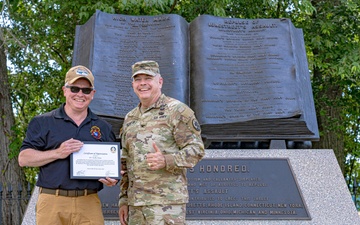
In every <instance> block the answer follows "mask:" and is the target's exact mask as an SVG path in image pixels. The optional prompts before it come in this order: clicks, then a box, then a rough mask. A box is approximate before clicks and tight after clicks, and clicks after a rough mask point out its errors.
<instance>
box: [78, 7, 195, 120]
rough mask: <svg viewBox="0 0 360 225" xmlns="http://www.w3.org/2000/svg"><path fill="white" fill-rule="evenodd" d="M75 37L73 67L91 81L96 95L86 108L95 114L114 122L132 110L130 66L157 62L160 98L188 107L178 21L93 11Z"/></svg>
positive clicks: (183, 37)
mask: <svg viewBox="0 0 360 225" xmlns="http://www.w3.org/2000/svg"><path fill="white" fill-rule="evenodd" d="M76 31H77V32H76V38H75V47H74V48H75V49H74V57H73V65H77V64H84V65H86V66H88V67H89V68H90V69H91V70H92V72H93V74H94V76H95V89H96V91H97V92H96V94H95V97H94V100H93V101H92V102H91V105H90V107H91V109H92V110H93V111H94V112H95V113H96V114H98V115H100V116H104V117H106V118H108V119H109V120H112V121H115V120H116V119H123V118H124V117H125V115H126V113H128V112H129V111H130V110H132V109H133V108H134V107H136V106H137V104H138V103H139V100H138V98H137V97H136V95H135V94H134V92H133V90H132V86H131V82H132V79H131V65H132V64H134V63H135V62H137V61H140V60H155V61H157V62H158V63H159V65H160V72H161V74H162V77H163V79H164V85H163V92H164V93H165V94H167V95H169V96H171V97H174V98H176V99H179V100H180V101H182V102H185V103H186V104H189V80H188V77H189V37H188V23H187V22H186V21H185V19H184V18H182V17H181V16H178V15H159V16H129V15H120V14H108V13H104V12H101V11H97V12H96V13H95V14H94V15H93V17H92V18H91V19H90V20H89V21H88V22H87V23H86V24H84V25H81V26H78V27H77V30H76ZM89 49H90V50H89ZM89 51H91V54H90V53H88V52H89ZM114 118H115V120H114ZM117 126H118V125H117Z"/></svg>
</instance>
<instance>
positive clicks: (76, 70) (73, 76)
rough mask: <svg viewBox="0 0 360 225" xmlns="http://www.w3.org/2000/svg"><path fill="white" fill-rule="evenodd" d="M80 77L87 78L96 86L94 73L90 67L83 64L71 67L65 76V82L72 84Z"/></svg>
mask: <svg viewBox="0 0 360 225" xmlns="http://www.w3.org/2000/svg"><path fill="white" fill-rule="evenodd" d="M80 78H85V79H87V80H88V81H89V82H90V84H91V87H94V75H93V74H92V72H91V71H90V70H89V69H88V68H86V67H85V66H81V65H78V66H74V67H72V68H70V69H69V71H68V72H67V73H66V76H65V84H72V83H74V82H75V81H77V80H78V79H80Z"/></svg>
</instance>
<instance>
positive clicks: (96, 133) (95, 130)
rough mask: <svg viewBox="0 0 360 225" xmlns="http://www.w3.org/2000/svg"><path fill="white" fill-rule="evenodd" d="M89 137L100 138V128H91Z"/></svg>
mask: <svg viewBox="0 0 360 225" xmlns="http://www.w3.org/2000/svg"><path fill="white" fill-rule="evenodd" d="M90 133H91V136H93V137H94V138H95V139H100V138H101V132H100V128H99V127H98V126H92V127H91V129H90Z"/></svg>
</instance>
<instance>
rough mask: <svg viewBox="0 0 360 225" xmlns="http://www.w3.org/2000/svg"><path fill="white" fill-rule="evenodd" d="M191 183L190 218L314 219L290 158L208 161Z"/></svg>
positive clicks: (191, 176) (191, 172)
mask: <svg viewBox="0 0 360 225" xmlns="http://www.w3.org/2000/svg"><path fill="white" fill-rule="evenodd" d="M188 182H189V184H188V188H189V197H190V199H189V200H190V201H189V203H188V204H187V218H188V219H310V215H309V213H308V211H307V208H306V205H305V203H304V201H303V199H302V195H301V192H300V190H299V188H298V186H297V183H296V180H295V178H294V175H293V173H292V169H291V167H290V165H289V162H288V160H287V159H260V158H259V159H242V158H229V159H205V160H202V161H201V162H200V163H199V164H198V165H197V166H196V167H195V168H193V169H191V170H189V171H188Z"/></svg>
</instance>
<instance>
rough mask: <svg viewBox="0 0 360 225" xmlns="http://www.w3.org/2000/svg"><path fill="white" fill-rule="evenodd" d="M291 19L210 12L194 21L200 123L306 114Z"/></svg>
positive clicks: (193, 51)
mask: <svg viewBox="0 0 360 225" xmlns="http://www.w3.org/2000/svg"><path fill="white" fill-rule="evenodd" d="M290 23H291V22H290V21H289V20H287V19H284V20H279V19H255V20H248V19H230V18H220V17H213V16H206V15H203V16H200V17H198V18H196V19H195V20H194V21H193V22H192V23H191V25H190V30H191V40H196V41H192V42H191V59H192V60H191V62H192V64H191V73H190V74H191V82H192V83H191V84H192V87H196V88H192V89H191V91H192V92H191V100H192V101H191V104H192V106H193V108H194V110H195V111H196V113H197V115H198V117H199V122H200V124H219V123H220V124H222V123H234V122H242V121H249V120H256V119H277V118H288V117H294V116H300V115H301V114H302V113H303V112H302V109H301V106H300V105H299V92H298V84H297V80H296V76H297V75H298V74H296V71H295V59H294V55H293V54H294V49H292V45H291V36H290V28H289V27H290ZM199 58H201V62H200V63H197V60H198V59H199Z"/></svg>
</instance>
